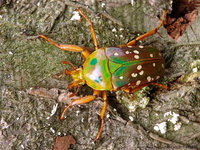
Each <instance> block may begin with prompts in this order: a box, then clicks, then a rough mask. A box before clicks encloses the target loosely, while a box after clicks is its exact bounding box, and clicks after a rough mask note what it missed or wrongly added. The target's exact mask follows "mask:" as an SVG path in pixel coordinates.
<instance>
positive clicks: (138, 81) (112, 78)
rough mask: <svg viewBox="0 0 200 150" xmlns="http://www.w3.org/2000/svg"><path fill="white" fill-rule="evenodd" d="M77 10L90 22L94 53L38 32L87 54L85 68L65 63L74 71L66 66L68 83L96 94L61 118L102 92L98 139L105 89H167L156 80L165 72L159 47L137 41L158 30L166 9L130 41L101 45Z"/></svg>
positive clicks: (83, 98) (62, 45)
mask: <svg viewBox="0 0 200 150" xmlns="http://www.w3.org/2000/svg"><path fill="white" fill-rule="evenodd" d="M77 10H78V12H79V13H80V14H81V15H82V16H83V17H84V18H85V19H86V20H87V22H88V23H89V24H90V31H91V34H92V39H93V42H94V46H95V51H94V52H91V51H90V48H86V47H83V46H76V45H65V44H57V43H55V42H54V41H52V40H51V39H49V38H47V37H46V36H44V35H39V36H38V37H40V38H43V39H45V40H47V41H48V42H50V43H51V44H53V45H55V46H56V47H58V48H60V49H61V50H64V51H72V52H80V53H81V54H82V56H83V57H84V59H85V62H84V64H83V67H80V68H77V67H75V66H73V64H71V63H70V62H64V63H65V64H71V65H72V66H73V68H74V69H73V70H72V71H70V70H68V69H66V71H65V72H66V74H69V75H71V76H72V78H73V83H71V84H70V85H69V88H73V87H80V86H81V85H83V84H87V85H88V86H89V87H91V88H92V89H93V91H94V92H93V95H88V96H85V97H82V98H78V99H75V100H73V101H72V102H71V103H70V104H69V105H68V106H67V107H66V108H65V110H64V111H63V113H62V115H61V117H60V119H64V113H65V112H66V111H67V110H68V108H70V107H71V106H73V105H77V104H85V103H88V102H90V101H93V100H95V99H96V98H97V97H98V96H100V94H102V98H103V107H102V110H101V114H100V117H101V126H100V129H99V131H98V134H97V137H96V140H97V139H99V137H100V136H101V133H102V130H103V127H104V117H105V113H106V106H107V94H106V91H117V90H124V91H125V92H128V93H133V92H135V91H137V90H139V89H141V88H143V87H145V86H148V85H151V84H156V85H159V86H162V87H164V88H165V86H163V85H160V84H158V83H154V82H153V81H155V80H157V79H159V78H160V77H161V76H162V75H163V73H164V59H163V57H162V56H161V54H160V52H159V50H157V49H156V48H154V47H145V46H136V43H137V42H138V41H139V40H143V39H145V38H147V37H149V36H151V35H153V34H155V33H156V32H157V30H158V29H159V28H160V27H161V26H162V25H163V23H164V21H165V17H166V11H165V10H164V13H163V16H162V19H161V21H160V24H159V25H158V26H157V27H156V28H154V29H153V30H151V31H149V32H147V33H145V34H143V35H141V36H139V37H137V38H136V39H134V40H132V41H130V42H128V43H127V44H124V45H120V46H115V47H104V48H99V45H98V41H97V38H96V34H95V31H94V27H93V23H92V22H91V21H90V20H89V18H88V17H87V16H86V15H85V14H84V13H83V11H82V10H81V9H80V8H78V9H77Z"/></svg>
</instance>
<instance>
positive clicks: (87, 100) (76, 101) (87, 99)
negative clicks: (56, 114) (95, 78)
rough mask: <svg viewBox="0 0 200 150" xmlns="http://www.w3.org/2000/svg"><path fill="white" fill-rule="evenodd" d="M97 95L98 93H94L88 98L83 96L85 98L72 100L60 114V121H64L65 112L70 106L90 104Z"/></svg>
mask: <svg viewBox="0 0 200 150" xmlns="http://www.w3.org/2000/svg"><path fill="white" fill-rule="evenodd" d="M98 95H99V91H94V94H93V95H89V96H85V97H82V98H78V99H75V100H73V101H72V102H71V103H70V104H69V105H68V106H67V107H66V108H65V109H64V111H63V112H62V114H61V116H60V120H63V119H64V115H65V112H66V111H67V110H68V109H69V108H70V107H71V106H74V105H79V104H85V103H88V102H91V101H93V100H94V99H95V98H97V96H98Z"/></svg>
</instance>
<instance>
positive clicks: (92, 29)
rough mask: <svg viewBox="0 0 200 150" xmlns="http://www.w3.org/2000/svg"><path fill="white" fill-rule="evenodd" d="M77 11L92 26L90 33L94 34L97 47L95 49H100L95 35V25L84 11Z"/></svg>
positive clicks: (93, 37)
mask: <svg viewBox="0 0 200 150" xmlns="http://www.w3.org/2000/svg"><path fill="white" fill-rule="evenodd" d="M77 11H78V12H79V13H80V14H81V15H82V16H83V17H84V18H85V19H86V20H87V22H88V23H89V24H90V32H91V34H92V39H93V42H94V46H95V49H98V48H99V46H98V41H97V37H96V33H95V30H94V25H93V23H92V22H91V21H90V19H89V18H88V17H87V16H86V15H85V14H84V13H83V11H82V10H81V9H80V8H78V9H77Z"/></svg>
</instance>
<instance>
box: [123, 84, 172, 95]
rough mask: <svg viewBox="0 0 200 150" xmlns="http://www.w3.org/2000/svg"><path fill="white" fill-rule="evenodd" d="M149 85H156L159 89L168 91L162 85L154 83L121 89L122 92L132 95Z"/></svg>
mask: <svg viewBox="0 0 200 150" xmlns="http://www.w3.org/2000/svg"><path fill="white" fill-rule="evenodd" d="M149 85H157V86H160V87H161V88H164V89H169V88H168V87H167V86H165V85H163V84H159V83H155V82H150V83H146V84H142V85H140V86H137V87H135V88H131V87H129V86H127V87H125V88H124V89H123V91H125V92H127V93H134V92H137V91H138V90H140V89H142V88H143V87H146V86H149Z"/></svg>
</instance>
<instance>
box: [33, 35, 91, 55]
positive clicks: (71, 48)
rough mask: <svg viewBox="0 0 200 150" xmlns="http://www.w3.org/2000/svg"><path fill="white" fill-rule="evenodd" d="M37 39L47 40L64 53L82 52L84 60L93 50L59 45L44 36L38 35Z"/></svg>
mask: <svg viewBox="0 0 200 150" xmlns="http://www.w3.org/2000/svg"><path fill="white" fill-rule="evenodd" d="M37 38H43V39H45V40H47V41H48V42H49V43H51V44H53V45H54V46H56V47H58V48H60V49H61V50H64V51H72V52H81V53H82V55H83V56H84V58H87V57H88V56H89V55H90V50H91V49H90V48H86V47H81V46H76V45H65V44H57V43H55V42H54V41H52V40H51V39H49V38H48V37H46V36H44V35H38V36H37Z"/></svg>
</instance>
